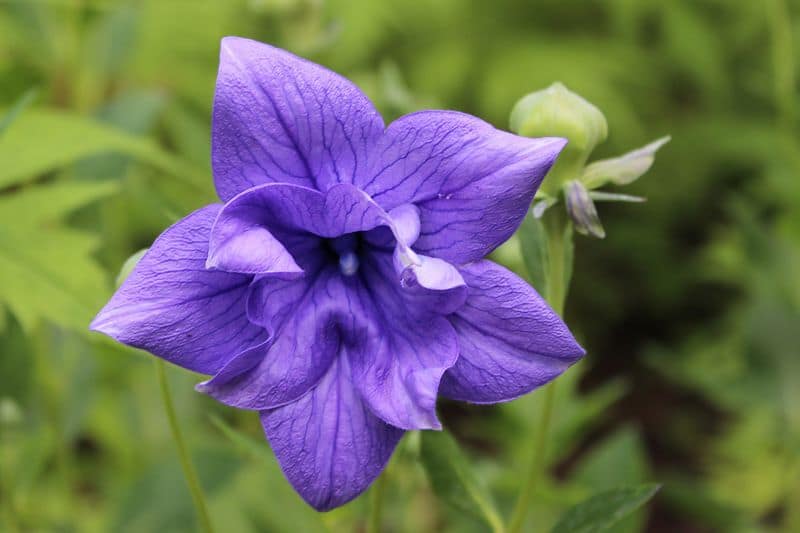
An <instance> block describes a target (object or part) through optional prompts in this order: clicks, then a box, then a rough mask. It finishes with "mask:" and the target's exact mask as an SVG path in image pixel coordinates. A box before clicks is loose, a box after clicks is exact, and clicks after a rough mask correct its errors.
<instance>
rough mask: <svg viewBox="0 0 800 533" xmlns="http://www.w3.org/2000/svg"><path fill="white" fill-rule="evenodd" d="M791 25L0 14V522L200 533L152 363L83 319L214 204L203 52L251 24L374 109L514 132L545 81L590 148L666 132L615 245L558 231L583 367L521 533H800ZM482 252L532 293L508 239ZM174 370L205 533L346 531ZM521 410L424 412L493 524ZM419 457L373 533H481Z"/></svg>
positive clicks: (222, 4) (647, 19) (757, 9)
mask: <svg viewBox="0 0 800 533" xmlns="http://www.w3.org/2000/svg"><path fill="white" fill-rule="evenodd" d="M799 21H800V4H799V3H798V2H797V1H795V0H791V1H790V0H760V1H753V0H670V1H668V2H665V1H659V0H604V1H600V0H537V1H531V0H494V1H491V2H488V1H484V0H428V1H424V0H398V1H395V2H382V1H377V0H225V1H223V0H219V1H211V0H196V1H189V0H141V1H133V0H131V1H125V0H122V1H118V2H115V1H111V0H0V105H2V106H3V107H5V108H9V107H10V106H11V105H12V104H13V103H14V102H17V101H18V100H19V98H20V97H22V96H23V95H25V94H28V97H29V98H31V99H32V100H31V104H30V105H29V106H28V107H27V108H26V109H25V110H23V112H22V113H21V114H20V115H19V116H18V117H17V118H16V120H15V121H14V122H12V123H11V124H10V125H8V127H7V129H5V131H4V132H3V133H2V134H0V135H2V136H0V452H1V453H0V504H2V508H1V509H2V516H3V517H4V520H5V521H4V522H2V525H0V529H3V530H4V531H5V530H9V531H15V530H18V531H65V532H68V531H115V532H142V531H170V532H172V531H192V530H194V529H195V522H194V514H193V511H192V506H191V500H190V498H189V494H188V491H187V489H186V486H185V483H184V480H183V477H182V474H181V471H180V467H179V462H178V458H177V455H176V452H175V447H174V444H173V442H172V441H171V439H170V433H169V429H168V425H167V421H166V417H165V414H164V412H163V408H162V405H161V401H160V398H159V392H158V382H157V379H156V372H155V368H154V363H153V361H152V359H151V358H150V357H149V356H147V355H146V354H143V353H141V352H137V351H135V350H131V349H126V348H124V347H120V346H118V345H115V344H113V343H112V342H110V341H107V340H106V339H104V338H102V337H100V336H99V335H95V334H89V333H88V332H87V331H86V326H87V324H88V322H89V321H90V319H91V318H92V316H93V315H94V313H95V312H96V311H97V310H98V309H99V308H100V306H101V305H102V303H103V302H104V301H105V299H107V298H108V297H109V295H110V294H111V292H112V290H113V286H114V280H115V277H116V276H117V273H118V272H119V271H120V267H121V266H122V264H123V262H124V261H125V259H126V258H127V257H129V256H130V255H131V254H133V253H134V252H136V251H137V250H140V249H142V248H145V247H147V246H148V245H149V244H150V243H151V242H152V240H153V239H154V237H155V236H156V235H157V234H158V233H159V232H160V231H161V230H162V229H163V228H165V227H166V226H167V225H169V224H170V223H171V222H173V221H175V220H176V219H178V218H179V217H181V216H183V215H185V214H186V213H188V212H189V211H191V210H194V209H196V208H197V207H200V206H202V205H204V204H207V203H209V202H211V201H213V199H214V197H213V189H212V182H211V178H210V167H209V126H210V108H211V99H212V95H213V89H214V80H215V76H216V69H217V59H218V50H219V40H220V38H221V37H222V36H224V35H241V36H247V37H251V38H255V39H258V40H261V41H265V42H269V43H273V44H277V45H279V46H282V47H284V48H287V49H289V50H291V51H294V52H296V53H298V54H301V55H304V56H307V57H309V58H311V59H313V60H315V61H317V62H319V63H322V64H324V65H326V66H328V67H330V68H332V69H334V70H337V71H339V72H341V73H343V74H345V75H347V76H348V77H350V78H351V79H354V80H355V81H356V82H357V83H358V84H359V85H360V86H361V87H362V88H363V89H364V90H365V91H366V92H367V93H368V94H369V95H370V96H371V97H372V98H373V99H374V101H375V102H376V103H377V105H378V107H379V109H380V110H381V111H382V112H383V113H384V115H385V117H386V118H387V119H390V118H393V117H396V116H398V115H400V114H403V113H406V112H409V111H413V110H417V109H422V108H430V107H441V108H452V109H459V110H463V111H466V112H469V113H473V114H475V115H478V116H480V117H482V118H484V119H486V120H488V121H490V122H492V123H493V124H495V125H497V126H498V127H502V128H507V126H508V115H509V112H510V110H511V108H512V106H513V104H514V102H515V101H516V100H517V99H518V98H520V97H521V96H523V95H524V94H526V93H527V92H530V91H532V90H536V89H540V88H543V87H546V86H547V85H549V84H550V83H551V82H553V81H556V80H560V81H562V82H563V83H565V84H566V85H567V86H569V87H570V88H571V89H573V90H575V91H576V92H578V93H580V94H582V95H583V96H584V97H586V98H587V99H589V100H590V101H592V102H593V103H595V104H596V105H597V106H598V107H600V108H601V109H602V110H603V111H604V113H605V114H606V117H607V118H608V121H609V126H610V136H609V138H608V141H607V142H605V143H604V144H603V145H601V146H600V147H599V148H598V149H597V150H596V152H595V157H606V156H612V155H616V154H618V153H621V152H623V151H627V150H629V149H632V148H635V147H638V146H641V145H643V144H645V143H646V142H649V141H650V140H652V139H654V138H656V137H660V136H662V135H665V134H671V135H672V138H673V140H672V142H671V143H669V144H668V145H667V146H666V147H664V148H663V149H662V150H661V151H660V152H659V154H658V157H657V161H656V164H655V166H654V167H653V169H652V170H651V171H650V172H649V173H648V174H647V175H646V176H645V177H643V178H642V179H641V180H639V181H638V182H636V183H635V184H634V185H633V186H632V187H630V188H629V190H626V191H624V192H628V193H634V194H640V195H643V196H646V197H647V198H648V202H647V203H645V204H636V205H634V204H605V203H604V204H601V205H600V216H601V217H602V219H603V222H604V225H605V228H606V231H607V234H608V236H607V238H606V239H604V240H597V239H591V238H587V237H582V236H577V237H576V243H575V245H576V265H575V273H574V280H573V285H572V288H571V291H570V294H569V299H568V301H567V311H566V315H567V321H568V323H569V324H570V326H571V327H572V328H573V330H574V331H575V332H576V334H577V336H578V337H579V338H580V340H581V342H582V343H583V345H584V346H586V347H587V349H588V351H589V355H588V357H587V358H586V359H585V360H584V361H583V362H581V363H580V364H579V365H578V366H576V367H575V368H573V369H572V370H571V371H570V372H569V373H568V374H567V375H566V376H565V377H564V378H562V380H561V381H560V384H559V388H558V398H557V405H556V412H555V421H554V432H553V434H552V439H551V441H550V443H549V445H548V451H549V454H548V458H547V464H548V473H549V475H548V480H547V482H546V483H545V484H543V485H541V486H540V487H539V490H538V491H537V493H536V497H535V499H536V504H535V508H533V509H532V510H531V512H530V520H529V523H528V527H529V530H530V531H546V530H547V529H548V528H549V527H550V526H551V525H552V524H553V522H554V520H555V519H556V518H557V516H558V515H559V513H560V512H561V511H562V510H563V509H565V508H566V507H569V506H570V505H572V504H574V503H576V502H578V501H580V500H582V499H584V498H585V497H587V496H588V495H590V494H593V493H594V492H596V491H598V490H600V489H603V488H607V487H614V486H618V485H626V484H632V483H638V482H644V481H657V482H660V483H662V484H663V488H662V490H661V492H660V493H659V494H658V495H657V496H656V498H655V499H654V500H653V502H652V503H651V505H649V506H648V507H647V508H646V509H645V510H642V511H640V512H638V513H637V514H636V515H634V516H632V517H630V518H629V519H627V520H626V521H625V522H624V523H623V524H621V525H620V526H619V527H618V528H617V531H643V530H646V531H665V532H666V531H681V532H704V531H734V532H735V531H748V532H749V531H786V532H792V531H794V532H796V531H800V151H799V150H798V148H800V144H798V136H797V133H798V122H797V116H798V115H797V111H798V105H797V103H798V93H797V85H796V74H795V72H796V70H797V66H798V58H800V23H799ZM31 90H33V91H34V92H33V93H30V92H29V91H31ZM4 126H5V125H4ZM501 259H502V260H504V261H505V262H507V263H509V266H511V267H512V268H514V269H515V270H517V271H518V272H521V273H522V274H523V275H524V274H525V272H524V264H523V262H522V260H521V258H520V255H519V253H518V251H516V250H515V242H514V241H512V242H511V243H510V244H509V245H508V246H507V247H505V248H504V250H503V252H502V253H501ZM169 378H170V381H171V385H172V390H173V393H174V395H175V397H176V402H177V409H178V412H179V416H180V418H181V422H182V424H183V429H184V432H185V434H186V436H187V439H188V441H189V446H190V447H191V449H192V452H193V455H194V457H195V462H196V465H197V468H198V469H199V471H200V475H201V478H202V482H203V485H204V487H205V489H206V491H207V492H208V497H209V500H210V505H211V513H212V515H213V519H214V522H215V523H216V524H218V526H219V527H221V528H222V529H221V530H224V531H237V532H238V531H242V532H248V531H264V532H282V531H286V532H294V531H359V530H360V529H361V528H363V517H364V515H365V513H366V507H367V501H368V498H361V499H359V500H357V501H355V502H354V503H352V504H350V505H348V506H346V507H344V508H342V509H339V510H336V511H334V512H332V513H328V514H325V515H318V514H316V513H314V512H312V511H311V510H310V509H309V508H308V507H306V506H305V504H303V503H302V502H301V500H300V499H299V497H297V496H296V495H295V494H294V493H293V492H292V490H291V488H290V487H289V485H288V483H287V482H286V481H285V480H284V479H283V478H282V476H281V473H280V471H279V469H278V467H277V464H276V463H275V461H274V459H273V457H272V455H271V452H270V451H269V448H268V446H267V444H266V442H265V441H264V440H263V438H262V436H261V429H260V426H259V423H258V420H257V416H256V415H255V414H252V413H246V412H236V411H233V410H231V409H227V408H224V407H222V406H220V405H217V404H215V403H214V402H213V401H211V400H210V399H208V398H206V397H204V396H202V395H201V394H198V393H195V392H194V391H193V388H192V387H193V384H194V383H196V382H197V381H199V380H200V379H201V377H200V376H196V375H191V374H190V373H189V372H185V371H182V370H180V369H177V368H170V369H169ZM540 396H541V394H539V393H533V394H532V395H529V396H528V397H526V398H524V399H522V400H519V401H516V402H512V403H510V404H507V405H501V406H493V407H472V406H465V405H461V404H458V405H456V404H442V405H441V407H440V409H441V413H442V417H443V419H444V421H445V425H446V426H447V427H448V428H449V429H450V430H451V431H452V433H453V434H454V435H455V436H456V438H457V439H458V441H459V443H460V444H461V446H462V448H463V449H464V450H465V452H466V453H467V455H468V456H469V458H470V461H471V463H472V464H473V466H474V468H475V469H476V471H477V472H478V474H479V476H480V478H481V479H482V480H483V481H484V482H485V483H486V484H487V485H488V486H490V487H491V489H492V491H493V493H494V495H495V498H496V499H497V501H498V504H499V506H500V508H501V509H503V510H505V511H507V510H508V509H509V508H510V507H511V505H512V504H513V498H514V495H515V491H516V490H517V487H518V486H519V483H520V472H522V471H524V469H525V465H526V463H527V461H528V456H529V454H530V448H531V446H532V442H533V438H534V432H535V427H536V421H537V414H538V412H539V411H538V404H539V403H540V402H541V398H540ZM416 453H417V448H416V447H415V439H414V438H411V439H407V440H406V441H404V443H403V444H402V445H401V448H400V450H399V451H398V454H397V456H396V457H395V458H394V459H393V461H392V463H391V465H390V468H389V482H388V489H387V490H388V498H387V504H386V505H387V508H386V511H385V513H386V523H387V526H386V527H387V531H396V532H417V531H482V530H483V529H482V528H483V527H484V526H482V525H481V524H480V523H479V522H475V521H473V520H471V519H470V517H469V516H467V515H465V514H464V513H460V512H454V511H452V510H450V509H449V508H448V507H446V506H444V505H441V504H438V503H437V500H436V498H435V497H434V496H433V494H432V492H431V488H430V486H429V483H428V481H427V479H426V477H425V475H424V473H423V472H422V470H421V468H420V467H419V466H418V462H417V461H416ZM4 528H5V529H4Z"/></svg>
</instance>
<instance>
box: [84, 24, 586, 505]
mask: <svg viewBox="0 0 800 533" xmlns="http://www.w3.org/2000/svg"><path fill="white" fill-rule="evenodd" d="M212 130H213V131H212V163H213V170H214V183H215V185H216V189H217V192H218V194H219V197H220V199H221V200H222V202H224V203H223V204H214V205H210V206H207V207H204V208H202V209H200V210H198V211H195V212H194V213H192V214H191V215H189V216H188V217H186V218H184V219H183V220H181V221H179V222H177V223H176V224H175V225H173V226H172V227H170V228H169V229H167V230H166V231H165V232H164V233H163V234H162V235H161V236H160V237H159V238H158V239H157V240H156V242H155V243H154V244H153V246H152V247H151V248H150V251H149V252H148V253H147V254H146V255H145V256H144V257H143V258H142V260H141V261H140V262H139V263H138V265H137V266H136V268H135V269H134V270H133V272H132V273H131V274H130V276H129V277H128V279H127V281H126V282H125V283H124V284H123V285H122V287H120V289H119V290H118V291H117V293H116V294H115V295H114V296H113V297H112V298H111V301H110V302H109V303H108V304H107V305H106V306H105V307H104V308H103V310H102V311H101V312H100V314H98V316H97V318H95V320H94V322H93V323H92V326H91V327H92V329H94V330H96V331H100V332H102V333H105V334H106V335H109V336H111V337H113V338H114V339H116V340H118V341H120V342H122V343H125V344H128V345H131V346H135V347H137V348H142V349H145V350H148V351H149V352H152V353H153V354H155V355H157V356H159V357H162V358H164V359H166V360H167V361H169V362H171V363H174V364H176V365H179V366H182V367H184V368H187V369H189V370H193V371H195V372H200V373H204V374H210V375H213V377H212V378H211V379H209V380H208V381H206V382H204V383H201V384H200V385H198V390H200V391H202V392H204V393H206V394H208V395H210V396H212V397H214V398H216V399H217V400H219V401H221V402H223V403H225V404H227V405H231V406H233V407H239V408H242V409H253V410H257V411H259V412H260V414H261V422H262V424H263V426H264V430H265V432H266V435H267V438H268V439H269V442H270V444H271V445H272V448H273V450H274V451H275V454H276V455H277V457H278V460H279V461H280V464H281V466H282V468H283V471H284V473H285V474H286V477H287V478H288V479H289V481H290V482H291V483H292V485H294V487H295V489H296V490H297V491H298V492H299V493H300V494H301V495H302V497H303V498H304V499H305V500H306V501H307V502H308V503H309V504H311V505H312V506H313V507H315V508H316V509H319V510H327V509H331V508H334V507H337V506H339V505H342V504H344V503H346V502H348V501H350V500H351V499H353V498H354V497H356V496H357V495H358V494H360V493H361V492H363V491H364V490H365V489H366V488H367V486H368V485H369V484H370V483H371V482H372V481H373V480H374V479H375V477H376V476H377V475H378V474H379V473H380V471H381V470H382V469H383V467H384V466H385V465H386V462H387V461H388V459H389V456H390V455H391V453H392V451H393V449H394V448H395V446H396V445H397V442H398V441H399V440H400V437H401V436H402V435H403V432H404V431H405V430H411V429H439V428H441V425H440V423H439V420H438V419H437V417H436V399H437V397H438V396H439V395H441V396H444V397H447V398H453V399H457V400H464V401H468V402H474V403H494V402H502V401H506V400H511V399H513V398H516V397H518V396H520V395H522V394H525V393H527V392H530V391H531V390H533V389H535V388H537V387H539V386H541V385H543V384H545V383H547V382H548V381H550V380H552V379H553V378H555V377H556V376H558V375H559V374H561V373H562V372H563V371H564V370H565V369H566V368H567V367H569V366H570V365H571V364H573V363H575V362H576V361H577V360H578V359H579V358H580V357H581V356H582V355H583V353H584V352H583V350H582V349H581V347H580V346H579V345H578V344H577V343H576V342H575V339H574V338H573V337H572V335H571V334H570V332H569V330H568V329H567V327H566V326H565V325H564V323H563V322H562V321H561V319H560V318H559V317H558V316H557V315H556V314H555V313H554V312H553V311H552V310H551V309H550V307H548V305H547V304H546V303H545V302H544V301H543V300H542V298H541V297H540V296H539V295H538V294H537V293H536V291H534V290H533V289H532V288H531V287H529V286H528V285H527V284H526V283H525V282H524V281H522V280H521V279H520V278H518V277H517V276H515V275H514V274H512V273H511V272H509V271H508V270H506V269H505V268H503V267H501V266H499V265H496V264H494V263H492V262H490V261H487V260H485V259H483V257H484V256H486V255H487V254H488V253H489V252H491V251H492V250H494V249H495V248H496V247H497V246H498V245H500V244H501V243H502V242H503V241H505V240H506V239H508V238H509V237H510V236H511V234H512V233H514V231H515V230H516V228H517V226H518V225H519V224H520V222H521V221H522V218H523V217H524V216H525V213H526V212H527V210H528V207H529V205H530V202H531V200H532V199H533V196H534V193H535V192H536V189H537V188H538V186H539V184H540V182H541V181H542V178H543V177H544V175H545V174H546V173H547V171H548V169H549V168H550V167H551V166H552V164H553V162H554V160H555V158H556V156H557V155H558V153H559V152H560V150H561V149H562V148H563V146H564V143H565V141H564V140H563V139H558V138H542V139H529V138H524V137H518V136H515V135H512V134H509V133H505V132H502V131H498V130H496V129H495V128H493V127H492V126H490V125H489V124H487V123H485V122H483V121H481V120H479V119H477V118H475V117H472V116H470V115H466V114H462V113H456V112H452V111H422V112H419V113H413V114H410V115H407V116H404V117H402V118H400V119H398V120H396V121H395V122H393V123H392V124H390V125H389V126H388V127H386V126H384V123H383V120H382V119H381V116H380V115H379V114H378V113H377V111H376V110H375V108H374V107H373V106H372V104H371V103H370V101H369V100H368V99H367V98H366V97H365V96H364V95H363V94H362V93H361V92H360V91H359V90H358V89H357V88H356V87H355V86H354V85H353V84H352V83H350V82H349V81H348V80H346V79H344V78H342V77H341V76H339V75H337V74H335V73H333V72H330V71H328V70H326V69H324V68H322V67H320V66H318V65H315V64H313V63H310V62H308V61H305V60H303V59H300V58H298V57H295V56H294V55H291V54H289V53H287V52H285V51H283V50H279V49H276V48H272V47H270V46H267V45H264V44H261V43H258V42H254V41H250V40H246V39H241V38H235V37H228V38H225V39H223V41H222V52H221V58H220V69H219V77H218V79H217V88H216V95H215V99H214V115H213V125H212Z"/></svg>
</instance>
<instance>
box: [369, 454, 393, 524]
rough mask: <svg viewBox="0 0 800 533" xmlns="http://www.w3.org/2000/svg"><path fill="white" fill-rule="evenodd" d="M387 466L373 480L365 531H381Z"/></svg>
mask: <svg viewBox="0 0 800 533" xmlns="http://www.w3.org/2000/svg"><path fill="white" fill-rule="evenodd" d="M387 474H388V468H386V469H384V470H383V472H382V473H381V475H380V476H378V479H377V480H375V486H374V487H372V494H371V496H372V497H371V498H370V510H369V518H368V521H367V533H380V531H381V517H382V515H383V493H384V491H385V490H386V478H387V477H388V475H387Z"/></svg>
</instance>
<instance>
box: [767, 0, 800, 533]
mask: <svg viewBox="0 0 800 533" xmlns="http://www.w3.org/2000/svg"><path fill="white" fill-rule="evenodd" d="M765 7H766V9H767V11H766V15H767V25H768V26H769V28H770V38H771V41H772V43H771V44H772V46H771V52H772V66H773V74H774V91H775V108H776V111H777V115H778V117H777V118H778V124H779V126H780V127H781V129H782V130H785V132H786V133H788V134H791V133H792V130H793V129H794V127H795V117H796V109H795V95H796V92H797V77H796V72H795V66H794V45H793V43H792V23H793V21H792V17H791V13H790V11H789V6H788V5H787V3H786V1H785V0H769V1H768V2H766V3H765ZM789 137H790V138H793V137H791V135H790V136H789ZM789 149H790V150H793V149H794V146H790V147H789ZM787 391H788V389H787ZM785 396H787V397H788V396H791V395H790V393H789V392H787V393H786V394H785ZM785 405H787V406H788V405H792V398H786V400H785ZM789 412H790V410H788V409H784V411H783V413H784V418H785V420H786V422H785V424H786V427H788V428H792V427H793V426H794V424H793V420H792V418H791V416H790V414H789ZM789 431H791V429H790V430H789ZM790 442H791V441H790ZM795 450H796V447H794V446H792V445H791V444H789V445H788V446H787V447H786V472H788V473H789V474H788V475H789V479H790V481H789V482H788V483H787V494H786V501H787V502H788V505H787V506H786V509H787V512H786V516H785V517H784V523H783V525H784V527H786V531H800V529H798V528H800V508H799V507H798V506H797V505H795V504H794V502H797V501H798V498H800V482H798V481H793V480H797V479H798V477H797V475H796V474H797V472H798V471H799V470H800V463H798V462H797V459H796V452H795Z"/></svg>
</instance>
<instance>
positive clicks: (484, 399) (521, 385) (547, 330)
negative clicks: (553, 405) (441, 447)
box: [440, 261, 585, 403]
mask: <svg viewBox="0 0 800 533" xmlns="http://www.w3.org/2000/svg"><path fill="white" fill-rule="evenodd" d="M461 274H462V275H463V276H464V279H465V280H466V282H467V285H468V286H469V288H470V293H469V297H468V298H467V301H466V303H465V304H464V306H463V307H462V308H461V309H459V310H458V311H456V312H455V313H454V314H453V315H450V316H449V317H448V318H449V319H450V323H451V324H452V325H453V327H454V328H455V330H456V333H457V334H458V344H459V357H458V361H456V364H455V365H454V366H453V367H452V368H451V369H450V370H448V371H447V373H446V374H445V376H444V378H443V379H442V384H441V388H440V392H441V394H442V395H443V396H446V397H448V398H452V399H455V400H464V401H468V402H474V403H495V402H502V401H507V400H511V399H514V398H516V397H518V396H521V395H523V394H526V393H528V392H530V391H532V390H533V389H535V388H537V387H540V386H542V385H544V384H545V383H547V382H549V381H550V380H552V379H554V378H555V377H557V376H558V375H560V374H561V373H562V372H564V370H566V369H567V368H568V367H569V366H570V365H572V364H574V363H575V362H576V361H578V360H579V359H580V358H581V357H582V356H583V355H584V353H585V352H584V350H583V348H581V347H580V346H579V345H578V343H577V342H575V339H574V338H573V336H572V334H571V333H570V332H569V330H568V329H567V326H566V325H565V324H564V322H563V321H562V320H561V318H559V316H558V315H557V314H556V313H555V311H553V310H552V309H551V308H550V307H549V306H548V305H547V303H546V302H545V301H544V300H543V299H542V297H541V296H539V295H538V294H537V293H536V291H535V290H533V289H532V288H531V287H530V286H529V285H528V284H527V283H525V282H524V281H523V280H522V279H520V278H519V277H517V276H516V275H515V274H513V273H512V272H509V271H508V270H506V269H505V268H503V267H501V266H499V265H496V264H494V263H492V262H491V261H478V262H476V263H473V264H470V265H466V266H464V267H462V268H461Z"/></svg>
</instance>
